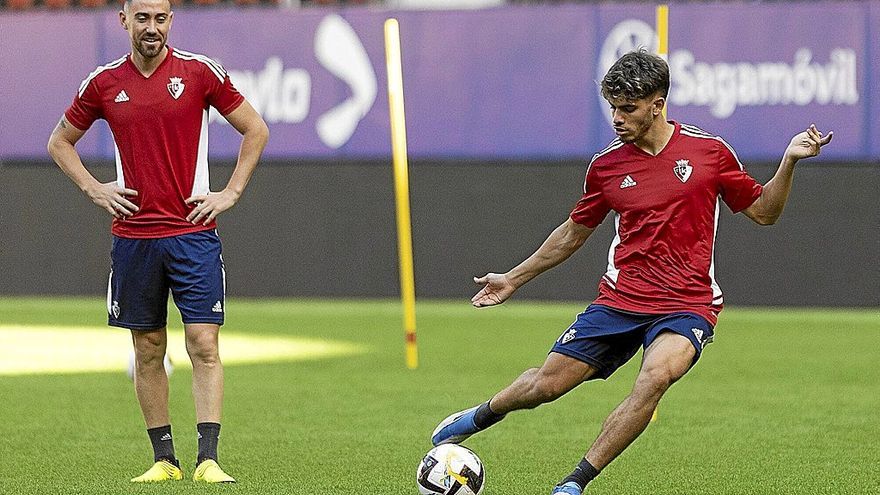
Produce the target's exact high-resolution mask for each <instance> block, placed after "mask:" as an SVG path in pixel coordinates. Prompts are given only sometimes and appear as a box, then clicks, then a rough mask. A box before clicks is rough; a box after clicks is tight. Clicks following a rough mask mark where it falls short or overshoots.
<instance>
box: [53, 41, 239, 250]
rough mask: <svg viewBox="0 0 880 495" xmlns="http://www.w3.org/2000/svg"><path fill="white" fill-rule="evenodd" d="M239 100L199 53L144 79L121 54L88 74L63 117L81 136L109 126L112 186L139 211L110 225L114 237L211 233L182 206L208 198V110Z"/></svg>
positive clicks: (181, 55)
mask: <svg viewBox="0 0 880 495" xmlns="http://www.w3.org/2000/svg"><path fill="white" fill-rule="evenodd" d="M243 101H244V97H242V96H241V94H239V92H238V91H237V90H236V89H235V87H233V86H232V82H230V80H229V76H228V75H227V74H226V71H225V70H223V67H221V66H220V64H218V63H217V62H215V61H213V60H211V59H210V58H208V57H205V56H204V55H197V54H194V53H189V52H184V51H182V50H175V49H172V48H171V47H168V54H167V55H166V56H165V59H164V60H163V61H162V63H161V64H160V65H159V67H158V68H156V71H155V72H153V74H151V75H150V77H144V76H143V75H142V74H141V73H140V72H139V71H138V69H137V67H135V65H134V63H133V62H132V61H131V55H130V54H129V55H126V56H125V57H123V58H120V59H118V60H116V61H113V62H110V63H109V64H107V65H103V66H101V67H98V68H97V69H95V71H94V72H92V73H91V74H89V77H87V78H86V79H85V80H84V81H83V82H82V84H81V85H80V87H79V92H78V93H77V95H76V97H75V98H74V99H73V104H72V105H71V106H70V108H68V109H67V111H66V112H65V114H64V115H65V117H66V118H67V121H68V122H70V123H71V124H73V125H74V126H76V128H78V129H81V130H86V129H88V128H89V127H91V125H92V123H93V122H94V121H95V120H97V119H104V120H106V121H107V123H108V124H109V125H110V130H111V131H112V133H113V141H114V142H115V145H116V181H117V183H118V184H119V185H120V186H122V187H126V188H129V189H134V190H136V191H137V192H138V195H137V196H135V197H129V198H128V199H129V200H131V201H132V202H133V203H135V204H136V205H138V207H139V208H140V209H139V210H138V211H137V212H135V214H134V215H132V216H131V217H129V218H126V219H125V220H119V219H114V220H113V226H112V232H113V234H114V235H116V236H119V237H128V238H158V237H170V236H175V235H181V234H187V233H191V232H198V231H201V230H209V229H213V228H215V223H214V222H211V224H210V225H193V224H191V223H190V222H187V221H186V216H187V215H188V214H189V213H190V211H192V208H193V206H191V205H187V204H186V203H185V202H184V201H185V200H186V199H187V198H189V197H190V196H192V195H194V194H207V193H208V191H209V185H208V108H209V106H213V107H214V108H216V109H217V110H218V111H219V112H220V114H222V115H227V114H229V113H230V112H232V111H233V110H235V109H236V108H238V106H239V105H241V103H242V102H243Z"/></svg>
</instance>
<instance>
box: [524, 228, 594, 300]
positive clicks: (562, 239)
mask: <svg viewBox="0 0 880 495" xmlns="http://www.w3.org/2000/svg"><path fill="white" fill-rule="evenodd" d="M591 233H592V229H587V228H586V227H582V226H578V225H577V224H575V223H574V222H573V221H572V220H571V219H569V220H567V221H566V222H564V223H563V224H562V225H560V226H559V227H556V229H554V230H553V232H552V233H550V235H549V236H548V237H547V239H546V240H545V241H544V243H543V244H541V247H539V248H538V250H537V251H535V253H534V254H532V255H531V256H529V257H528V258H527V259H526V260H525V261H523V262H522V263H520V264H519V265H517V266H516V267H515V268H513V269H512V270H510V271H509V272H507V274H506V276H507V278H508V280H510V282H511V283H512V284H513V285H514V286H516V287H522V286H523V285H524V284H525V283H526V282H528V281H529V280H531V279H533V278H535V277H537V276H538V275H540V274H542V273H544V272H545V271H547V270H549V269H551V268H553V267H554V266H556V265H558V264H560V263H562V262H563V261H565V260H567V259H568V258H569V257H570V256H571V255H572V254H574V252H575V251H577V250H578V249H580V247H581V246H583V244H584V242H585V241H586V240H587V237H589V235H590V234H591Z"/></svg>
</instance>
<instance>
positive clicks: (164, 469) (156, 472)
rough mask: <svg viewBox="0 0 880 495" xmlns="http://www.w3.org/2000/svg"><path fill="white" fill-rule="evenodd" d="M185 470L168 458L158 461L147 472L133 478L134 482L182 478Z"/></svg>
mask: <svg viewBox="0 0 880 495" xmlns="http://www.w3.org/2000/svg"><path fill="white" fill-rule="evenodd" d="M182 479H183V471H181V470H180V468H179V467H177V466H175V465H174V464H171V463H170V462H168V461H166V460H164V459H163V460H161V461H156V464H153V467H151V468H150V469H148V470H147V472H146V473H144V474H142V475H140V476H138V477H137V478H132V479H131V482H132V483H150V482H154V481H170V480H182Z"/></svg>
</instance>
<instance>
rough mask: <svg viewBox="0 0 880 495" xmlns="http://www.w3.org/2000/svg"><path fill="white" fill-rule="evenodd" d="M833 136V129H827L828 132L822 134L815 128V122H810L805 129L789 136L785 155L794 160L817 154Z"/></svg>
mask: <svg viewBox="0 0 880 495" xmlns="http://www.w3.org/2000/svg"><path fill="white" fill-rule="evenodd" d="M833 137H834V131H829V132H828V134H825V135H824V136H823V135H822V133H821V132H819V130H818V129H816V124H810V127H809V128H808V129H807V130H806V131H804V132H802V133H800V134H798V135H796V136H795V137H793V138H791V143H789V144H788V148H786V150H785V155H786V156H787V157H789V158H791V159H794V160H800V159H802V158H810V157H814V156H817V155H818V154H819V153H820V152H821V151H822V147H823V146H825V145H826V144H828V143H830V142H831V138H833Z"/></svg>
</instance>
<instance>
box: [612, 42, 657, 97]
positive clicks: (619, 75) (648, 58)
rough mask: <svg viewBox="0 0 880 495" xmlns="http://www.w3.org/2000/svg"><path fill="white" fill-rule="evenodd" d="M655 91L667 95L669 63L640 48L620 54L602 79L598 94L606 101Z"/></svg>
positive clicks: (639, 95)
mask: <svg viewBox="0 0 880 495" xmlns="http://www.w3.org/2000/svg"><path fill="white" fill-rule="evenodd" d="M657 92H659V93H660V95H661V96H663V97H664V98H665V97H666V96H667V95H668V94H669V65H667V64H666V61H665V60H663V59H662V58H660V57H658V56H657V55H654V54H652V53H648V52H647V51H646V50H645V49H644V48H640V49H638V50H637V51H632V52H629V53H627V54H626V55H624V56H622V57H620V58H619V59H618V60H617V62H614V65H612V66H611V68H610V69H608V73H607V74H605V77H604V78H603V79H602V97H603V98H605V99H606V100H616V99H620V98H623V99H626V100H639V99H641V98H646V97H648V96H651V95H653V94H655V93H657Z"/></svg>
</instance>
